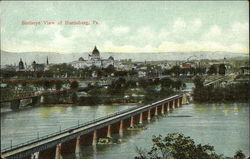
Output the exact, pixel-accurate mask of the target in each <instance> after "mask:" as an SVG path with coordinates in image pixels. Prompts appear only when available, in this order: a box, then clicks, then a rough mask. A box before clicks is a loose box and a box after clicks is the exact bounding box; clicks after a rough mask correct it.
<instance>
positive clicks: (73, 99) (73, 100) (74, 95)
mask: <svg viewBox="0 0 250 159" xmlns="http://www.w3.org/2000/svg"><path fill="white" fill-rule="evenodd" d="M71 99H72V102H73V103H77V102H78V97H77V94H76V93H75V92H74V93H73V94H72V97H71Z"/></svg>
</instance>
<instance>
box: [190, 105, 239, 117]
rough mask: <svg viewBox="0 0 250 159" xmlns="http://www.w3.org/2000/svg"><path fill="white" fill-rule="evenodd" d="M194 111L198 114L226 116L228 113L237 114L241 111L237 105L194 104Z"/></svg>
mask: <svg viewBox="0 0 250 159" xmlns="http://www.w3.org/2000/svg"><path fill="white" fill-rule="evenodd" d="M194 105H195V108H194V109H195V111H196V113H199V114H208V113H211V112H212V113H213V112H214V113H223V114H224V115H228V114H229V113H234V114H236V115H237V114H238V112H240V111H241V109H240V106H239V105H237V104H218V103H217V104H194Z"/></svg>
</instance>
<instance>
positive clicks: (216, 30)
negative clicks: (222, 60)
mask: <svg viewBox="0 0 250 159" xmlns="http://www.w3.org/2000/svg"><path fill="white" fill-rule="evenodd" d="M221 35H222V30H221V28H220V27H219V26H218V25H213V26H211V27H210V29H209V30H208V32H207V33H205V34H204V39H206V40H212V39H214V40H216V39H218V38H221Z"/></svg>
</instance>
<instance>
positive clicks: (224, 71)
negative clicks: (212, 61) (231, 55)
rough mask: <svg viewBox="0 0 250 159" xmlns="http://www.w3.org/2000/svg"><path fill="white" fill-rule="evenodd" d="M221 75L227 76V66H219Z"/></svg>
mask: <svg viewBox="0 0 250 159" xmlns="http://www.w3.org/2000/svg"><path fill="white" fill-rule="evenodd" d="M219 74H220V75H225V74H226V66H225V64H220V65H219Z"/></svg>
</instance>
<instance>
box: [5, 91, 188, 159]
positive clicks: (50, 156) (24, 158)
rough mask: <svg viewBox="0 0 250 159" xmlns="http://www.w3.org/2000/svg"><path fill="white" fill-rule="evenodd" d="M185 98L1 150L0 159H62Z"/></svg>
mask: <svg viewBox="0 0 250 159" xmlns="http://www.w3.org/2000/svg"><path fill="white" fill-rule="evenodd" d="M186 102H187V96H186V94H178V95H174V96H171V97H169V98H165V99H162V100H160V101H157V102H155V103H151V104H148V105H144V106H137V107H132V108H129V109H126V110H123V111H120V112H116V113H113V114H110V115H108V116H105V117H101V118H98V119H95V120H93V121H89V122H87V123H83V124H78V125H77V126H74V127H71V128H68V129H66V130H62V131H60V132H57V133H54V134H50V135H47V136H43V137H40V138H39V139H36V140H32V141H29V142H26V143H23V144H19V145H16V146H11V147H8V148H5V149H3V150H1V158H2V159H28V158H29V159H30V158H32V159H61V155H63V154H67V153H76V154H77V153H79V152H80V145H96V144H97V142H98V138H102V137H109V138H110V137H112V135H113V134H115V133H119V134H120V135H121V136H122V134H123V132H124V129H126V128H128V127H131V128H133V127H134V126H135V125H136V124H142V123H143V121H145V120H148V121H150V120H151V118H152V117H154V116H157V115H159V114H164V113H166V112H168V111H170V109H175V108H178V107H180V106H181V104H186Z"/></svg>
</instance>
